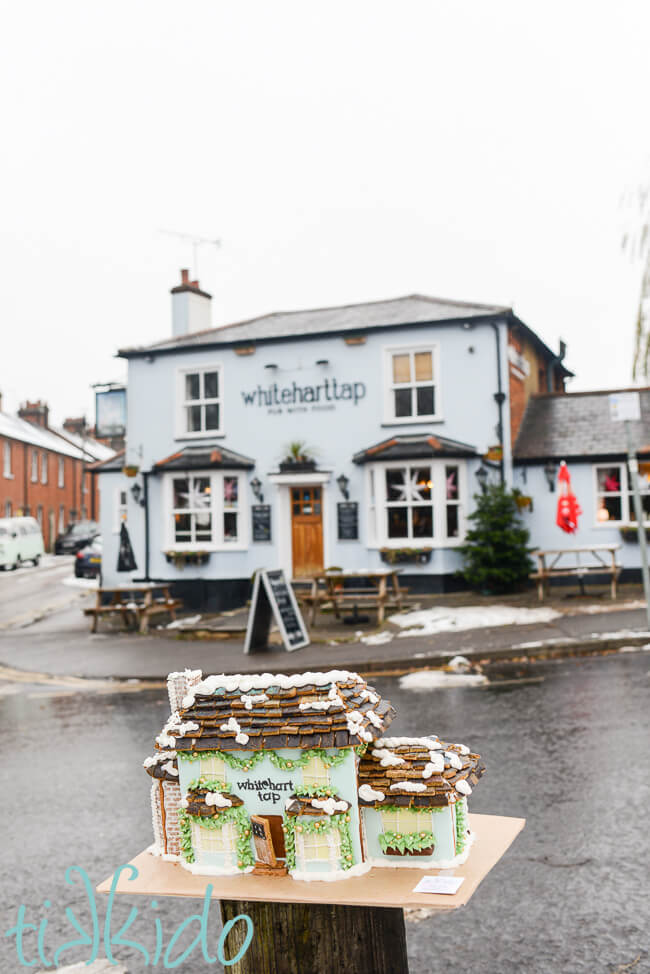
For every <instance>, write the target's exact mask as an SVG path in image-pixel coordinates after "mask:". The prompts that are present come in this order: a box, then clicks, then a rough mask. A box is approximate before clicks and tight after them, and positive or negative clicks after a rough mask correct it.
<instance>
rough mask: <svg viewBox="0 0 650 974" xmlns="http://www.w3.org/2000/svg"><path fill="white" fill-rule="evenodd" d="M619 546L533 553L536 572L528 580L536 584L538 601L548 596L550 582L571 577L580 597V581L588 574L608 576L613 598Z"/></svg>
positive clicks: (598, 545) (617, 571) (547, 550)
mask: <svg viewBox="0 0 650 974" xmlns="http://www.w3.org/2000/svg"><path fill="white" fill-rule="evenodd" d="M620 547H621V546H620V544H594V545H583V546H581V547H578V548H546V549H545V550H544V551H535V552H534V555H535V556H536V558H537V566H538V567H537V571H536V572H533V573H532V574H531V576H530V577H531V578H533V579H535V581H536V582H537V594H538V596H539V600H540V602H542V601H543V600H544V595H545V594H547V593H548V587H549V584H550V581H551V579H553V578H560V577H571V576H573V577H575V578H577V579H578V581H579V583H580V591H581V593H582V594H583V595H584V592H585V589H584V580H585V577H586V576H588V575H609V576H610V587H611V595H612V599H615V598H616V583H617V581H618V576H619V575H620V573H621V567H622V566H621V565H619V564H617V562H616V552H617V551H618V550H619V548H620Z"/></svg>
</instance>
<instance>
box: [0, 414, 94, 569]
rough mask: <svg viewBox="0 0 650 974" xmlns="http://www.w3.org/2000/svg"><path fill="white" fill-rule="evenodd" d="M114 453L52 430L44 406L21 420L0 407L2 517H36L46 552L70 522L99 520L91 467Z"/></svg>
mask: <svg viewBox="0 0 650 974" xmlns="http://www.w3.org/2000/svg"><path fill="white" fill-rule="evenodd" d="M111 455H112V451H111V450H110V449H109V448H108V447H106V446H103V445H102V444H101V443H97V442H96V441H94V440H92V439H89V438H83V439H82V438H81V437H76V436H74V434H73V435H71V436H69V435H68V434H67V433H64V432H63V431H59V430H58V429H56V428H55V427H52V426H50V423H49V410H48V407H47V405H45V404H44V403H41V402H40V401H39V402H34V403H30V402H28V403H26V404H25V405H24V406H22V407H21V409H20V410H19V415H18V416H17V417H16V416H9V415H8V414H7V413H4V412H2V410H1V408H0V517H12V516H20V515H27V514H29V515H31V516H32V517H35V518H37V520H38V521H39V523H40V525H41V527H42V530H43V540H44V542H45V548H46V550H47V551H51V550H52V548H53V545H54V539H55V537H56V535H57V534H59V533H60V532H61V531H63V530H64V529H65V527H66V526H67V525H68V524H69V523H70V522H71V521H78V520H83V519H85V518H91V519H92V520H97V519H98V518H99V493H98V490H97V484H96V478H95V476H94V475H93V474H92V473H91V472H90V471H89V469H88V468H89V467H90V466H91V465H92V464H93V463H95V462H96V461H97V460H105V459H106V458H107V457H109V456H111Z"/></svg>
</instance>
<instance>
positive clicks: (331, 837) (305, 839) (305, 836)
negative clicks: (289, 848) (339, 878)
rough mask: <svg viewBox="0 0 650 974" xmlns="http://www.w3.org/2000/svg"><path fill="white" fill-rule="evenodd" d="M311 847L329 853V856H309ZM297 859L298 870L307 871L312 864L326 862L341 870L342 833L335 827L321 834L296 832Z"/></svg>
mask: <svg viewBox="0 0 650 974" xmlns="http://www.w3.org/2000/svg"><path fill="white" fill-rule="evenodd" d="M310 846H317V847H320V848H321V849H324V850H326V851H327V856H318V857H314V856H308V855H307V853H308V852H309V851H310V850H309V847H310ZM296 858H297V860H298V868H299V869H302V870H305V871H306V867H307V864H308V863H310V862H325V863H328V865H329V866H330V867H331V868H332V869H340V868H341V866H340V863H341V833H340V832H339V830H338V829H337V828H336V826H334V827H333V828H330V829H327V830H324V831H323V832H321V831H320V830H319V831H318V832H311V833H306V832H302V833H301V832H296Z"/></svg>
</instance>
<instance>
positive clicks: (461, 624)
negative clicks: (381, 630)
mask: <svg viewBox="0 0 650 974" xmlns="http://www.w3.org/2000/svg"><path fill="white" fill-rule="evenodd" d="M560 615H562V613H561V612H556V611H555V609H551V608H539V609H521V608H516V607H514V606H512V607H511V606H507V605H486V606H474V605H470V606H461V607H460V608H456V609H452V608H444V607H442V606H441V607H439V608H435V609H422V610H421V611H420V612H404V613H399V614H398V615H393V616H391V617H390V619H389V620H388V621H389V622H392V623H393V625H396V626H399V627H400V629H402V632H400V633H399V636H400V637H403V636H435V635H436V633H439V632H460V631H461V630H464V629H484V628H492V627H495V626H529V625H531V624H534V623H541V622H551V621H552V620H553V619H557V618H558V617H559V616H560Z"/></svg>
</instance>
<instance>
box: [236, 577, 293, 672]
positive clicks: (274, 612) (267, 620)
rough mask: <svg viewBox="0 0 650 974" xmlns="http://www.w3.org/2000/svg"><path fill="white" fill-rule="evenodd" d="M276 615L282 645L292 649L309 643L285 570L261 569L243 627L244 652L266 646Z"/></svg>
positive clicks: (255, 650) (258, 650)
mask: <svg viewBox="0 0 650 974" xmlns="http://www.w3.org/2000/svg"><path fill="white" fill-rule="evenodd" d="M273 618H275V621H276V623H277V625H278V629H279V630H280V633H281V635H282V642H283V643H284V648H285V649H286V650H288V651H289V652H291V651H292V650H294V649H301V648H302V647H303V646H308V645H309V636H308V635H307V628H306V626H305V623H304V621H303V618H302V616H301V614H300V609H299V608H298V603H297V602H296V597H295V595H294V594H293V589H292V588H291V586H290V585H289V584H288V582H287V580H286V578H285V577H284V572H283V571H281V570H277V571H272V572H269V571H266V569H262V570H261V571H259V572H257V574H256V575H255V582H254V583H253V596H252V599H251V607H250V612H249V615H248V625H247V627H246V640H245V642H244V652H245V653H255V652H260V651H264V650H267V649H269V648H270V647H269V632H270V630H271V620H272V619H273Z"/></svg>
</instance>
